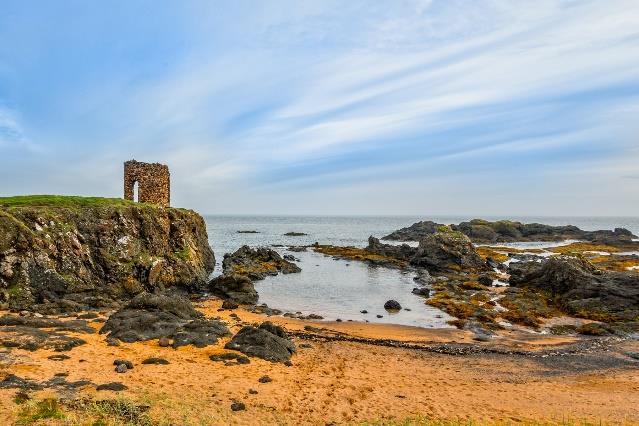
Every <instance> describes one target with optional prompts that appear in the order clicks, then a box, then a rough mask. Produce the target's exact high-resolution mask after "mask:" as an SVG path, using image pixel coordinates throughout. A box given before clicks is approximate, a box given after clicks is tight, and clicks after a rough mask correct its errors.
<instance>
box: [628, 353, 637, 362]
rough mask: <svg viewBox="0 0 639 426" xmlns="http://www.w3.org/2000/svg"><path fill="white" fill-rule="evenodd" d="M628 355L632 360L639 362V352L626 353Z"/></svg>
mask: <svg viewBox="0 0 639 426" xmlns="http://www.w3.org/2000/svg"><path fill="white" fill-rule="evenodd" d="M626 355H627V356H629V357H630V358H632V359H636V360H639V352H626Z"/></svg>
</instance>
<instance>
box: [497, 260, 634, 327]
mask: <svg viewBox="0 0 639 426" xmlns="http://www.w3.org/2000/svg"><path fill="white" fill-rule="evenodd" d="M509 272H510V275H511V276H510V285H511V286H514V287H526V288H533V289H537V290H542V291H544V292H547V293H549V294H550V295H551V296H552V297H553V299H554V300H556V301H557V303H558V304H559V307H560V308H561V309H563V310H564V311H566V312H568V313H570V314H572V315H578V316H581V317H584V318H592V319H602V318H603V319H606V320H609V321H634V320H635V319H636V318H637V317H639V275H637V274H636V273H633V272H608V271H600V270H597V268H596V267H595V266H594V265H592V264H591V263H590V262H588V261H587V260H585V259H581V258H578V257H573V256H553V257H550V258H548V259H546V260H544V261H543V262H541V263H538V262H528V263H514V264H512V265H511V268H509Z"/></svg>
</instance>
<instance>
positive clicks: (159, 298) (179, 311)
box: [100, 293, 230, 348]
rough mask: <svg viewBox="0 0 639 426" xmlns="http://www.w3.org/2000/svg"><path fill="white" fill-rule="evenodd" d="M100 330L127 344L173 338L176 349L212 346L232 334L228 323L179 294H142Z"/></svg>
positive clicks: (116, 313) (114, 315)
mask: <svg viewBox="0 0 639 426" xmlns="http://www.w3.org/2000/svg"><path fill="white" fill-rule="evenodd" d="M100 333H101V334H102V333H108V337H109V338H115V339H119V340H121V341H123V342H126V343H132V342H138V341H145V340H152V339H160V338H172V339H173V344H172V346H173V347H174V348H177V347H179V346H185V345H194V346H196V347H198V348H201V347H204V346H207V345H212V344H215V343H216V342H217V339H218V338H219V337H222V336H228V335H230V332H229V330H228V328H227V327H226V325H225V324H224V323H223V322H221V321H218V320H211V319H207V318H205V317H204V315H203V314H202V313H200V312H198V311H196V310H195V308H194V307H193V305H192V304H191V302H190V301H188V300H187V299H183V298H180V297H178V296H176V295H164V294H150V293H142V294H139V295H137V296H136V297H135V298H133V300H131V301H130V302H129V303H128V304H127V305H126V306H124V307H123V308H122V309H120V310H118V311H117V312H115V313H114V314H113V315H111V317H109V319H108V320H107V321H106V323H105V324H104V326H103V327H102V329H101V330H100Z"/></svg>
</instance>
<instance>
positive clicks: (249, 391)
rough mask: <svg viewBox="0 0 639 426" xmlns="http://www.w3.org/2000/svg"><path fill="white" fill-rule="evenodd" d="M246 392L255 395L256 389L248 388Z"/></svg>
mask: <svg viewBox="0 0 639 426" xmlns="http://www.w3.org/2000/svg"><path fill="white" fill-rule="evenodd" d="M248 393H250V394H251V395H257V391H256V390H255V389H249V390H248Z"/></svg>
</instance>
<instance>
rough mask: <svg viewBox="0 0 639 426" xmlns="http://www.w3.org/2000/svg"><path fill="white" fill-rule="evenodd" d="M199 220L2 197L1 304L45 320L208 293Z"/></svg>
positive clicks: (108, 202)
mask: <svg viewBox="0 0 639 426" xmlns="http://www.w3.org/2000/svg"><path fill="white" fill-rule="evenodd" d="M214 266H215V258H214V255H213V251H212V250H211V248H210V247H209V245H208V238H207V233H206V226H205V223H204V220H203V219H202V217H201V216H200V215H198V214H197V213H195V212H193V211H190V210H184V209H176V208H161V207H157V206H154V205H150V204H138V203H133V202H129V201H124V200H120V199H106V198H84V197H60V196H27V197H11V198H0V302H2V303H3V304H5V305H6V306H8V307H9V308H11V309H27V310H34V311H39V312H43V313H55V312H61V311H76V310H82V309H87V308H100V307H115V306H117V305H118V304H119V303H120V302H122V301H124V300H128V299H130V298H132V297H133V296H134V295H136V294H138V293H141V292H143V291H156V290H164V289H166V288H179V289H183V290H186V291H189V292H191V291H197V290H199V289H203V288H204V287H205V286H206V283H207V278H208V275H209V274H210V273H211V271H212V270H213V268H214Z"/></svg>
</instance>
